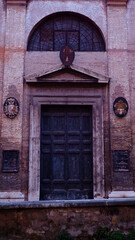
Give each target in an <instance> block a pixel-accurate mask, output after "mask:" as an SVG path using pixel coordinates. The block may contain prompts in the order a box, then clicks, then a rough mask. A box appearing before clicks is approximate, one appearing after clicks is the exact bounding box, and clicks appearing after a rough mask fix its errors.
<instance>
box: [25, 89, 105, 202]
mask: <svg viewBox="0 0 135 240" xmlns="http://www.w3.org/2000/svg"><path fill="white" fill-rule="evenodd" d="M50 104H52V105H66V104H67V105H82V104H83V105H90V106H92V120H93V195H94V198H97V197H98V198H103V197H104V194H105V193H104V133H103V98H102V96H99V95H97V96H96V95H94V96H90V94H87V95H85V96H82V95H80V96H79V95H78V96H76V95H75V96H74V95H73V94H71V95H70V94H68V95H66V96H65V95H62V93H61V96H60V94H59V93H58V95H57V93H56V94H55V96H50V95H49V94H48V95H47V94H46V95H44V96H32V97H31V105H30V139H29V140H30V142H29V189H28V200H29V201H39V200H40V120H41V105H50Z"/></svg>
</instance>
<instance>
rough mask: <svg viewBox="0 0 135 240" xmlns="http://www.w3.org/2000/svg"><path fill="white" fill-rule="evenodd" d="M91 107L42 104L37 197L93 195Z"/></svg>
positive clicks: (81, 197) (82, 197) (79, 197)
mask: <svg viewBox="0 0 135 240" xmlns="http://www.w3.org/2000/svg"><path fill="white" fill-rule="evenodd" d="M92 149H93V147H92V107H91V106H82V105H78V106H76V105H73V106H71V105H42V106H41V156H40V158H41V159H40V199H41V200H51V199H53V200H54V199H88V198H93V150H92Z"/></svg>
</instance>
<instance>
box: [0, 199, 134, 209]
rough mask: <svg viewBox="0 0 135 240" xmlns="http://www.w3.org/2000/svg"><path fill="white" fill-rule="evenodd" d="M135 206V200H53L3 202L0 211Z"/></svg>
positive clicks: (0, 204)
mask: <svg viewBox="0 0 135 240" xmlns="http://www.w3.org/2000/svg"><path fill="white" fill-rule="evenodd" d="M111 206H112V207H113V206H135V198H132V199H131V198H126V199H122V198H119V199H113V200H111V199H100V200H99V199H98V200H95V199H91V200H55V201H54V200H53V201H51V200H50V201H23V202H9V203H8V202H1V203H0V209H35V208H39V209H41V208H42V209H43V208H88V207H111Z"/></svg>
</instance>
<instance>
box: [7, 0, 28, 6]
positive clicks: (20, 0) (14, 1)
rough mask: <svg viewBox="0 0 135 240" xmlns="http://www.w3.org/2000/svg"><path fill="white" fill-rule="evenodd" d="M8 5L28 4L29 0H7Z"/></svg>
mask: <svg viewBox="0 0 135 240" xmlns="http://www.w3.org/2000/svg"><path fill="white" fill-rule="evenodd" d="M6 2H7V5H14V6H26V4H27V0H6Z"/></svg>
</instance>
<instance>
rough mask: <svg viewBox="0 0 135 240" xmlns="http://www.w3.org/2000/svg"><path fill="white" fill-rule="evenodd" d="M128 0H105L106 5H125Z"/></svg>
mask: <svg viewBox="0 0 135 240" xmlns="http://www.w3.org/2000/svg"><path fill="white" fill-rule="evenodd" d="M127 2H128V0H107V6H114V7H117V6H127Z"/></svg>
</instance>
